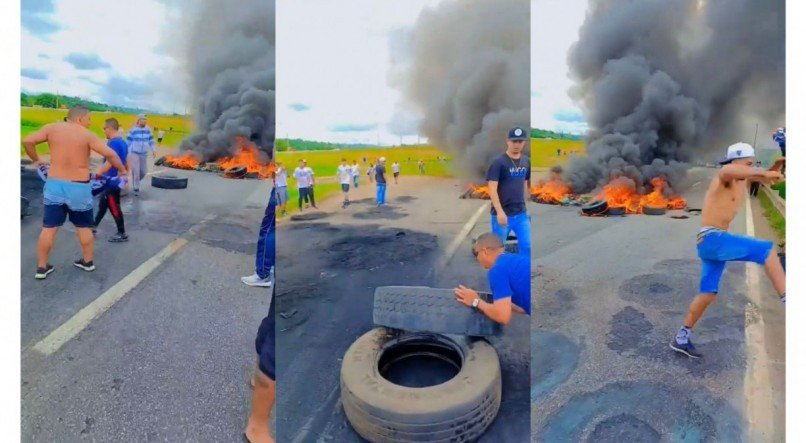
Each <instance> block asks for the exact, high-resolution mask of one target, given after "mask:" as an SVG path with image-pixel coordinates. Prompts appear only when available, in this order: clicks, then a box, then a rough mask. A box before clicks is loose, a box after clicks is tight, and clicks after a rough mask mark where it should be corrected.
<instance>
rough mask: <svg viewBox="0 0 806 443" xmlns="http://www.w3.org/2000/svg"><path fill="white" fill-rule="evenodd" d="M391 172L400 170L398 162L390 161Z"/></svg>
mask: <svg viewBox="0 0 806 443" xmlns="http://www.w3.org/2000/svg"><path fill="white" fill-rule="evenodd" d="M392 172H400V164H398V163H392Z"/></svg>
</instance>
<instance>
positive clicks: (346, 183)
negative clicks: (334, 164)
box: [336, 158, 353, 208]
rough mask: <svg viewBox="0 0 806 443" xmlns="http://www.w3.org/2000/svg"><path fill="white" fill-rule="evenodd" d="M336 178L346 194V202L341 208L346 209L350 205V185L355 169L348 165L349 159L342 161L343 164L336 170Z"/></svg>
mask: <svg viewBox="0 0 806 443" xmlns="http://www.w3.org/2000/svg"><path fill="white" fill-rule="evenodd" d="M336 176H337V177H338V178H339V184H341V192H342V194H344V202H343V203H342V205H341V207H342V208H346V207H347V205H349V204H350V195H349V194H350V183H352V181H353V167H352V166H350V165H348V164H347V159H346V158H343V159H341V164H340V165H339V167H338V168H336Z"/></svg>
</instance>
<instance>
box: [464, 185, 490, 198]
mask: <svg viewBox="0 0 806 443" xmlns="http://www.w3.org/2000/svg"><path fill="white" fill-rule="evenodd" d="M468 191H470V194H469V197H470V198H480V199H482V200H489V199H490V190H489V189H487V185H468Z"/></svg>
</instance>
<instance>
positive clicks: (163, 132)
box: [157, 128, 165, 146]
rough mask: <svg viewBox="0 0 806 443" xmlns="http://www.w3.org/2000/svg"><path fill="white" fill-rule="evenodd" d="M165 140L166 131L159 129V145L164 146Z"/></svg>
mask: <svg viewBox="0 0 806 443" xmlns="http://www.w3.org/2000/svg"><path fill="white" fill-rule="evenodd" d="M163 138H165V130H164V129H159V128H158V129H157V144H158V145H159V146H162V139H163Z"/></svg>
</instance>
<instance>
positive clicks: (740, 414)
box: [531, 168, 783, 442]
mask: <svg viewBox="0 0 806 443" xmlns="http://www.w3.org/2000/svg"><path fill="white" fill-rule="evenodd" d="M714 171H715V170H714V169H700V168H695V169H693V170H692V171H691V172H690V174H689V178H688V185H689V187H688V189H689V191H688V192H687V193H686V194H684V196H685V197H686V198H687V199H688V200H689V205H690V206H691V207H701V206H700V205H701V202H702V198H703V194H704V192H705V189H706V188H707V185H708V180H709V179H710V177H711V176H712V174H713V173H714ZM531 211H532V214H533V217H534V218H536V220H537V221H536V222H535V226H536V228H537V235H534V236H533V238H535V239H536V242H535V243H536V244H535V245H534V246H533V251H535V252H534V254H535V259H533V267H535V268H536V271H537V283H536V285H535V286H536V288H537V290H536V291H535V292H536V293H535V294H534V295H533V297H534V298H533V305H535V306H536V309H535V311H536V315H534V316H533V318H532V321H533V328H532V337H531V340H532V366H531V371H532V391H531V400H532V421H531V423H532V432H533V434H532V435H533V441H541V442H542V441H545V442H554V441H601V442H608V441H613V442H620V441H698V442H699V441H758V440H755V439H754V438H752V437H750V436H751V435H757V431H758V430H754V429H751V428H752V426H751V425H750V421H749V420H748V417H747V414H748V413H751V412H749V411H752V410H753V407H754V406H753V405H754V404H757V398H756V397H755V396H754V395H753V394H752V393H751V390H752V388H753V387H754V386H755V387H757V386H758V383H759V382H757V381H751V378H752V377H749V376H748V377H747V380H746V376H747V375H748V374H751V373H752V371H748V368H750V369H753V368H754V366H752V365H753V364H756V363H755V362H757V361H758V360H764V359H765V358H766V354H765V353H771V354H772V353H777V354H780V353H781V351H780V350H775V349H772V350H771V349H763V348H762V349H759V348H757V347H753V346H754V345H753V343H751V342H750V341H749V340H748V339H747V337H751V336H752V334H754V333H755V332H753V331H757V330H758V329H757V328H756V326H757V325H759V324H761V323H760V322H759V318H761V319H762V320H763V322H765V323H767V324H773V323H778V324H782V323H783V308H782V307H781V306H780V303H778V301H777V297H774V296H773V295H774V292H773V291H772V288H771V286H770V285H769V283H768V282H767V281H766V277H764V275H763V271H762V272H761V273H760V274H761V278H760V285H758V286H756V287H752V285H748V279H747V275H746V271H745V269H746V268H745V265H744V264H730V265H729V266H728V268H727V270H726V272H725V275H724V278H723V280H722V286H721V293H720V296H719V300H718V302H717V303H715V304H714V305H712V306H711V307H710V308H709V309H708V311H707V313H706V314H705V316H704V317H703V319H702V320H701V322H700V324H699V325H698V327H697V328H696V330H695V333H694V336H693V340H694V342H695V343H696V344H698V348H699V349H700V351H701V352H703V353H704V354H705V357H704V358H703V359H701V360H692V359H688V358H686V357H684V356H681V355H679V354H677V353H675V352H673V351H672V350H671V349H669V342H670V341H671V339H672V338H673V336H674V334H675V333H676V331H677V329H678V328H679V327H680V324H681V322H682V318H683V316H684V314H685V312H686V311H687V307H688V304H689V302H690V300H691V299H692V297H693V296H694V295H695V294H696V293H697V289H698V281H699V261H698V260H697V255H696V249H695V235H696V233H697V230H698V229H699V226H700V219H699V216H692V217H691V218H689V219H687V220H675V219H672V218H670V217H669V215H671V213H670V214H669V215H667V216H643V215H642V216H626V217H608V218H591V217H582V216H580V215H579V210H578V208H574V207H561V206H550V205H533V206H532V207H531ZM681 212H682V211H681ZM681 212H678V211H675V213H681ZM745 220H746V217H745V212H744V206H743V209H742V210H741V211H740V212H739V214H738V215H737V217H736V219H735V221H734V222H733V224H732V225H731V231H732V232H737V233H742V234H745V233H746V226H745ZM752 291H758V293H759V294H760V295H761V296H762V297H757V298H758V299H760V300H761V302H760V303H756V302H754V301H753V300H754V298H753V297H752ZM776 303H777V304H778V305H777V306H776ZM746 318H747V320H746ZM753 328H756V329H753ZM778 344H779V345H780V343H778ZM762 354H765V355H762ZM761 383H762V385H763V383H764V382H761ZM751 384H753V386H751ZM762 390H763V389H762ZM780 394H781V395H782V393H780ZM780 412H781V413H782V411H780ZM764 435H765V438H764V439H763V440H764V441H782V438H783V437H782V436H783V430H782V429H777V430H776V429H773V430H771V431H770V430H767V433H766V434H764ZM779 439H781V440H779Z"/></svg>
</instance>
